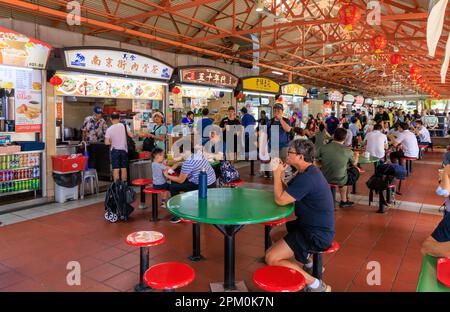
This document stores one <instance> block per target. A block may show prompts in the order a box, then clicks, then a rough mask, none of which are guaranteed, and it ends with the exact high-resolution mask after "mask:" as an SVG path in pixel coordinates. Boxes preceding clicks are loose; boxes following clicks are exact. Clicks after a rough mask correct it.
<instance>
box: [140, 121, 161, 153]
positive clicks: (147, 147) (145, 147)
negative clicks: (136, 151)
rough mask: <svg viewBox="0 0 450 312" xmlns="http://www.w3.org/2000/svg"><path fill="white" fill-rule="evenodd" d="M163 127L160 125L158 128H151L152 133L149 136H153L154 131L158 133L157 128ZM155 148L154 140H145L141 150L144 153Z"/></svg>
mask: <svg viewBox="0 0 450 312" xmlns="http://www.w3.org/2000/svg"><path fill="white" fill-rule="evenodd" d="M162 126H163V125H160V126H158V127H156V128H155V127H153V130H152V132H150V134H153V135H155V133H156V131H158V129H159V128H161V127H162ZM155 148H156V142H155V139H154V138H145V140H144V142H143V144H142V150H143V151H146V152H153V150H154V149H155Z"/></svg>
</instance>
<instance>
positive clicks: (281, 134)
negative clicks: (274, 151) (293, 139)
mask: <svg viewBox="0 0 450 312" xmlns="http://www.w3.org/2000/svg"><path fill="white" fill-rule="evenodd" d="M283 120H284V121H285V122H286V123H287V124H288V125H289V126H290V125H291V124H290V122H289V119H287V118H284V117H283ZM272 126H278V143H279V145H280V146H279V148H284V147H289V141H290V138H289V133H288V132H286V131H284V129H283V127H282V126H281V122H280V121H278V120H275V119H274V118H272V119H270V120H269V123H268V125H267V137H268V138H269V148H271V147H272V139H271V132H270V128H271V127H272Z"/></svg>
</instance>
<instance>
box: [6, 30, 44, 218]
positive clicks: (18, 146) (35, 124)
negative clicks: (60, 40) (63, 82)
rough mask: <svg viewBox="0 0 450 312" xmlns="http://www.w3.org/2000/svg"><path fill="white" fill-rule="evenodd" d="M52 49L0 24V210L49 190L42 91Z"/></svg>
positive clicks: (39, 195)
mask: <svg viewBox="0 0 450 312" xmlns="http://www.w3.org/2000/svg"><path fill="white" fill-rule="evenodd" d="M51 48H52V47H51V46H50V45H49V44H47V43H45V42H42V41H39V40H36V39H34V38H30V37H28V36H25V35H23V34H20V33H18V32H15V31H13V30H10V29H7V28H3V27H0V198H1V199H0V201H1V206H0V211H2V210H3V209H10V208H8V207H7V206H8V204H13V203H16V202H22V201H25V200H31V199H35V198H40V197H42V196H45V195H46V194H45V190H43V187H42V186H43V185H45V178H44V177H43V174H42V173H43V172H45V168H43V167H45V164H44V162H43V159H44V158H43V154H44V153H45V150H44V147H45V145H44V142H43V141H44V138H45V136H44V133H43V132H45V129H44V128H43V127H42V125H43V124H44V117H43V116H44V114H43V110H44V96H43V92H42V90H43V85H44V84H45V82H44V81H45V79H44V70H45V68H46V66H47V61H48V58H49V55H50V50H51ZM2 208H3V209H2Z"/></svg>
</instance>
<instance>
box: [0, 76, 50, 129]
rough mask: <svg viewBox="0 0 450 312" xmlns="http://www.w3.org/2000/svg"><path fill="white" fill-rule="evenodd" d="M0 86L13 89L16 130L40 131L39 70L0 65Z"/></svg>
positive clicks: (40, 95) (40, 89)
mask: <svg viewBox="0 0 450 312" xmlns="http://www.w3.org/2000/svg"><path fill="white" fill-rule="evenodd" d="M0 87H1V88H6V89H14V112H15V125H16V132H40V131H42V76H41V72H40V71H39V70H33V69H27V68H24V69H19V68H10V67H0Z"/></svg>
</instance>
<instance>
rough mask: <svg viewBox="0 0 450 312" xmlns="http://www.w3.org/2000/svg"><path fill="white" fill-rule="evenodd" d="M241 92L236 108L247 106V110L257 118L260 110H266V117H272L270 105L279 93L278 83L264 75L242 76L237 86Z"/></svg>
mask: <svg viewBox="0 0 450 312" xmlns="http://www.w3.org/2000/svg"><path fill="white" fill-rule="evenodd" d="M238 89H239V90H240V91H242V92H243V94H244V98H243V102H240V103H238V109H241V108H242V107H244V106H245V107H247V109H248V112H249V113H250V114H251V115H253V117H255V119H256V120H258V119H259V118H260V116H261V111H262V110H264V111H266V115H267V118H269V119H270V118H271V117H272V106H273V104H274V103H275V97H276V96H277V95H279V93H280V85H279V84H278V83H277V82H275V81H273V80H272V79H270V78H266V77H247V78H243V79H242V81H241V84H240V86H239V88H238Z"/></svg>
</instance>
